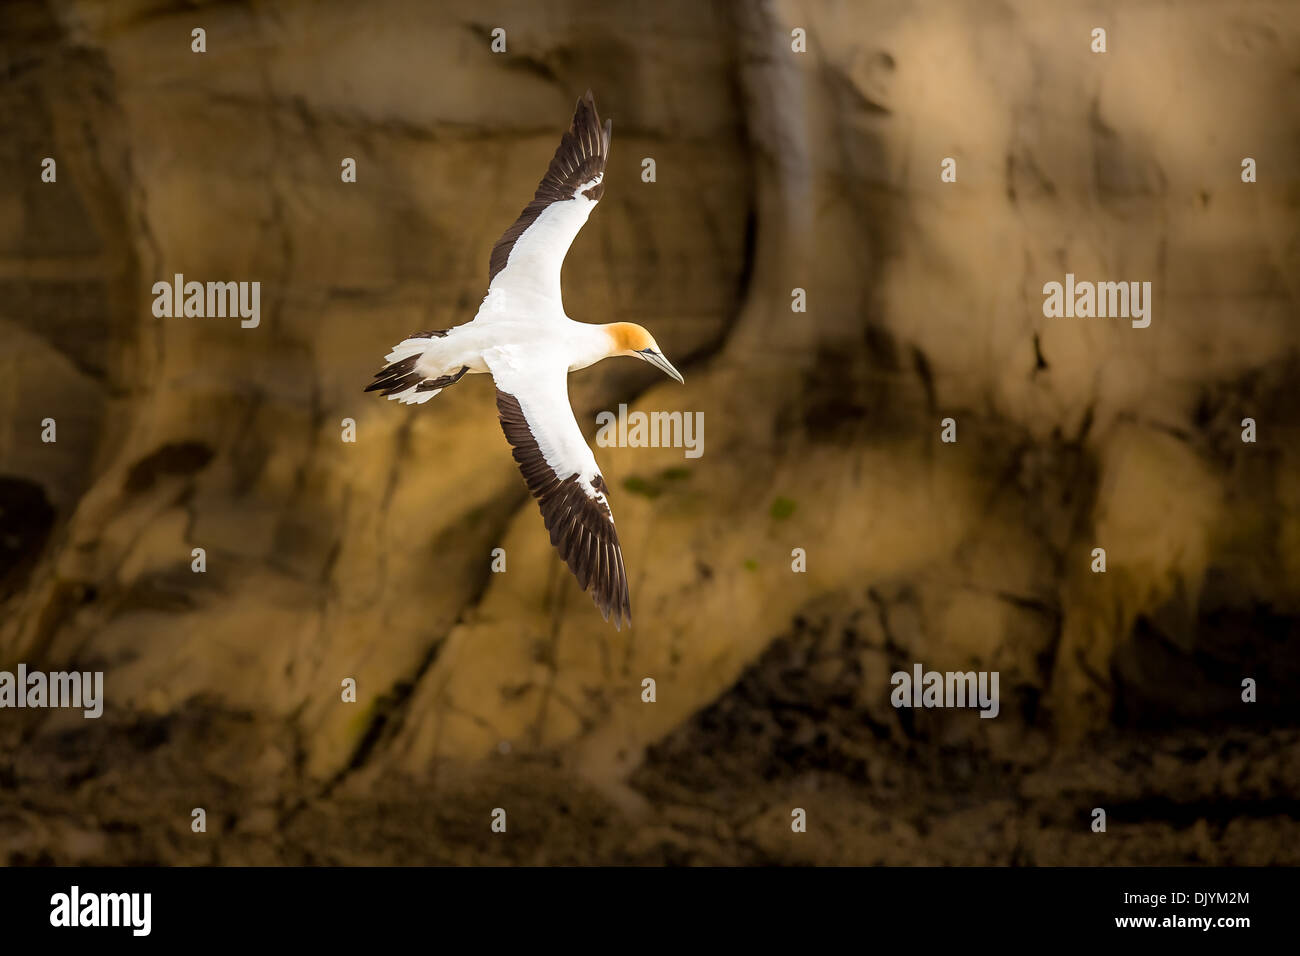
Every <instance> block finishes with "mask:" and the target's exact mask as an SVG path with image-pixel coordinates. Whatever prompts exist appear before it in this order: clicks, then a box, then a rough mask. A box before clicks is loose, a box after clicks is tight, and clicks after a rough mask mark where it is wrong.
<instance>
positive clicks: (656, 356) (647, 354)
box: [636, 349, 686, 385]
mask: <svg viewBox="0 0 1300 956" xmlns="http://www.w3.org/2000/svg"><path fill="white" fill-rule="evenodd" d="M636 354H637V355H639V356H641V357H642V358H643V359H645V360H646V361H647V362H649V363H650V364H651V365H653V366H654V367H655V368H657V369H659V370H661V371H662V372H664V373H666V374H668V375H670V376H672V377H673V378H675V379H677V381H679V382H681V383H682V384H683V385H684V384H686V379H684V378H682V373H681V372H679V371H677V369H675V368H673V363H672V362H670V361H668V360H667V359H666V358H664V357H663V355H662V354H661V353H659V352H656V351H655V350H654V349H641V350H640V351H638V352H637V353H636Z"/></svg>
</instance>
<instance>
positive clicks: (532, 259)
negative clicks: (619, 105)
mask: <svg viewBox="0 0 1300 956" xmlns="http://www.w3.org/2000/svg"><path fill="white" fill-rule="evenodd" d="M609 137H610V124H609V123H608V122H606V123H605V125H604V127H603V128H602V127H601V125H600V117H599V116H598V115H597V114H596V101H595V100H594V99H592V96H591V90H588V91H587V95H586V96H584V97H583V98H582V99H580V100H578V105H577V107H576V108H575V110H574V113H573V123H572V124H571V125H570V126H569V131H568V132H567V133H565V134H564V137H563V138H562V139H561V140H560V146H559V149H557V150H556V151H555V156H554V158H553V159H552V160H551V165H550V167H549V168H548V169H547V170H546V175H545V176H543V177H542V181H541V184H540V185H539V186H538V187H537V193H536V194H535V195H534V196H533V201H532V202H530V203H529V204H528V205H527V206H525V207H524V211H523V212H521V213H520V214H519V218H518V219H516V220H515V221H514V223H513V224H512V225H511V226H510V228H509V229H507V230H506V231H505V235H503V236H502V237H501V238H500V239H498V240H497V244H496V245H495V246H493V247H492V258H491V259H490V260H489V262H488V283H489V289H491V288H497V287H501V288H513V289H516V290H519V291H528V292H534V293H541V294H544V295H547V296H550V297H552V298H554V299H555V300H556V301H557V302H558V301H559V300H560V267H561V266H562V265H563V264H564V256H565V254H566V253H567V252H568V251H569V246H570V245H572V244H573V239H574V237H575V236H576V235H577V234H578V230H580V229H581V228H582V226H583V224H584V223H585V222H586V221H587V217H588V216H590V215H591V210H592V209H594V208H595V206H596V203H597V202H599V201H600V197H601V196H602V195H604V192H605V185H604V180H605V161H606V160H607V159H608V158H609Z"/></svg>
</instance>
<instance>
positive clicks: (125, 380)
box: [0, 0, 1300, 865]
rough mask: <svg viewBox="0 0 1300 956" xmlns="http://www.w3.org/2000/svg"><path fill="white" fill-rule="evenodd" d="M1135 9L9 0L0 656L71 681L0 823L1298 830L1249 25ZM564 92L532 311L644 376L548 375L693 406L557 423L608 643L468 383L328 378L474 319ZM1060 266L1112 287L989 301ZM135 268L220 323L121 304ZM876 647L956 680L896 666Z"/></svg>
mask: <svg viewBox="0 0 1300 956" xmlns="http://www.w3.org/2000/svg"><path fill="white" fill-rule="evenodd" d="M1180 7H1181V5H1179V4H1175V3H1172V2H1163V0H1142V2H1136V3H1130V4H1126V5H1123V6H1122V7H1121V8H1116V7H1115V6H1113V5H1110V4H1101V3H1098V4H1095V5H1089V4H1072V5H1070V6H1069V9H1056V8H1055V7H1054V5H1044V4H1041V3H1035V2H1031V0H1011V2H1004V3H978V4H977V3H964V2H958V0H925V2H919V3H916V2H908V3H903V2H875V0H873V2H869V3H860V4H831V3H819V2H803V3H799V2H788V3H783V2H769V3H723V2H718V3H698V2H688V0H680V2H678V0H670V2H666V3H657V4H641V3H632V2H627V3H622V2H616V3H612V4H603V5H600V6H599V7H598V8H596V9H592V8H591V7H590V5H588V4H585V3H578V2H576V0H571V2H561V0H547V2H545V3H538V2H504V3H488V4H482V3H470V2H464V3H459V2H455V3H439V4H437V5H430V4H423V3H416V2H406V0H378V2H375V3H370V4H362V5H353V4H345V3H333V2H329V3H286V4H277V5H274V6H270V7H260V6H258V7H252V8H250V7H248V6H246V5H237V4H228V3H212V4H205V5H201V6H198V7H193V6H190V5H182V4H176V3H168V2H127V3H106V2H71V3H59V4H54V3H49V4H47V3H40V2H33V0H21V2H18V3H15V4H11V5H10V6H9V7H8V8H7V11H6V25H5V27H4V29H3V31H0V72H2V73H3V75H4V77H5V82H4V83H3V84H0V110H3V115H5V116H7V117H13V118H15V119H14V122H13V123H12V124H11V129H10V130H9V135H7V136H6V137H5V142H4V144H3V145H0V174H3V180H4V182H5V184H6V187H5V189H4V190H3V193H2V194H0V602H2V603H0V610H2V613H0V670H13V669H15V668H16V666H17V664H18V663H19V662H25V663H26V664H27V665H28V667H29V668H38V669H45V670H59V669H77V670H102V671H103V672H104V686H105V711H104V716H103V717H102V718H101V719H99V720H84V719H83V718H82V717H81V715H80V712H79V711H48V710H47V711H32V710H21V711H20V710H13V709H0V860H3V861H6V862H9V863H58V864H67V863H82V862H94V863H155V862H161V863H193V864H200V863H222V864H236V863H243V864H273V863H290V864H303V863H331V864H334V863H339V864H353V863H356V864H362V863H366V864H378V863H411V864H415V863H525V864H541V863H637V864H664V863H675V864H676V863H682V864H699V863H703V864H710V863H712V864H761V863H799V864H804V863H807V864H827V863H829V864H837V863H843V864H872V863H885V864H918V863H919V864H926V863H928V864H1026V865H1043V864H1050V865H1059V864H1101V863H1117V864H1163V863H1207V864H1256V863H1258V864H1263V863H1289V864H1295V863H1296V862H1300V850H1298V849H1297V847H1300V841H1297V840H1296V839H1295V837H1296V836H1297V828H1298V827H1300V817H1297V813H1296V809H1295V805H1294V801H1293V800H1292V799H1291V798H1292V797H1293V795H1294V793H1295V792H1296V789H1297V784H1298V783H1300V748H1298V747H1297V743H1298V741H1300V736H1298V735H1300V720H1297V712H1296V709H1295V706H1294V701H1295V700H1296V699H1297V695H1300V655H1297V653H1296V647H1297V644H1296V641H1297V637H1298V636H1300V635H1298V634H1297V630H1298V629H1300V452H1298V451H1297V448H1298V447H1300V445H1298V444H1297V439H1300V406H1297V403H1296V401H1295V382H1296V380H1297V376H1298V375H1300V358H1298V353H1297V344H1298V343H1300V334H1297V331H1296V329H1297V319H1298V318H1300V315H1298V312H1300V309H1298V303H1300V287H1298V286H1297V280H1296V277H1297V276H1300V226H1298V225H1297V224H1298V223H1300V155H1298V154H1297V152H1296V150H1295V144H1296V141H1297V133H1300V88H1298V86H1300V77H1298V75H1297V73H1296V70H1295V63H1296V62H1297V57H1300V11H1298V10H1297V9H1296V8H1294V7H1293V6H1292V5H1291V4H1288V3H1285V2H1281V0H1276V2H1256V0H1247V2H1235V3H1230V2H1223V3H1205V4H1198V5H1196V14H1195V15H1194V16H1191V15H1182V14H1180V12H1179V10H1180ZM1098 26H1101V27H1104V28H1105V29H1106V31H1107V36H1108V51H1107V52H1106V53H1104V54H1099V53H1094V52H1092V50H1091V49H1090V45H1091V42H1092V41H1091V31H1092V30H1093V28H1094V27H1098ZM497 27H500V28H502V29H504V30H505V31H506V37H507V41H506V42H507V49H506V52H504V53H493V52H492V51H491V34H492V31H493V29H494V28H497ZM196 28H202V29H203V30H204V31H205V38H206V40H205V42H206V51H205V52H202V53H196V52H193V51H192V48H191V43H192V35H191V31H192V30H194V29H196ZM796 28H798V29H801V30H803V31H805V35H806V42H807V52H798V53H797V52H794V51H793V50H792V49H791V43H792V36H791V31H792V30H795V29H796ZM587 88H591V89H592V90H593V92H594V94H595V97H596V101H597V103H598V105H599V108H600V112H601V115H602V117H610V118H612V120H613V145H612V150H611V155H610V162H609V168H608V170H607V173H606V178H605V193H604V199H603V200H602V202H601V203H600V206H599V207H598V209H597V210H596V211H595V212H594V213H593V215H592V217H591V219H590V221H589V223H588V224H587V226H586V227H585V228H584V229H583V231H582V232H581V234H580V235H579V237H578V239H577V240H576V242H575V243H574V246H573V248H572V251H571V253H570V255H569V257H568V259H567V261H566V267H565V271H564V283H565V307H566V310H567V312H568V314H569V315H571V316H572V317H573V318H575V319H578V320H581V321H589V322H613V321H631V322H638V323H641V324H643V325H645V326H647V327H648V328H650V329H651V330H652V331H653V333H654V335H655V337H656V338H657V340H658V341H659V343H660V344H661V345H662V346H663V347H664V349H665V351H666V352H667V354H668V355H669V357H670V358H671V359H672V360H673V362H674V363H675V364H676V365H677V367H678V368H680V369H681V370H682V371H683V372H684V373H685V377H686V384H685V385H678V384H677V383H675V382H671V381H669V380H667V379H665V378H663V377H662V376H660V375H659V374H658V373H657V372H656V371H655V370H653V369H651V368H649V367H648V366H646V365H644V364H642V363H635V362H625V361H621V360H612V361H609V362H605V363H601V364H599V365H597V366H593V367H592V368H589V369H586V370H584V371H581V372H577V373H574V374H573V375H572V376H571V379H570V382H571V386H570V388H571V400H572V404H573V407H574V411H575V413H576V415H577V418H578V421H579V424H580V425H581V427H582V429H583V431H584V433H585V434H586V435H588V437H589V438H590V437H591V436H593V435H594V434H595V432H596V423H595V416H596V413H597V412H598V411H601V410H613V409H617V408H618V406H619V404H620V403H627V404H628V406H629V408H630V409H632V410H634V411H635V410H643V411H682V412H686V413H694V412H701V413H702V414H703V421H704V432H703V454H702V455H701V456H700V457H699V458H687V457H686V456H685V455H684V454H683V449H681V448H618V447H611V448H603V447H595V448H594V451H595V452H596V456H597V459H598V461H599V463H600V465H601V468H602V470H603V472H604V475H605V478H606V481H607V482H608V484H609V488H610V498H611V504H612V507H613V511H614V514H615V517H616V519H617V525H618V529H619V535H620V538H621V541H622V544H623V550H624V556H625V560H626V563H627V568H628V572H629V578H630V588H631V600H632V610H633V621H634V624H633V626H632V627H631V628H630V629H626V628H625V629H624V630H622V631H621V632H616V631H614V630H613V628H612V627H610V626H609V625H607V624H605V623H604V622H603V621H602V620H601V618H600V615H599V613H597V612H596V611H595V610H594V608H593V607H592V604H591V601H590V599H589V598H588V597H587V596H586V595H585V594H583V593H582V592H581V591H580V590H579V588H578V586H577V584H576V582H575V581H574V580H573V579H572V576H571V575H569V573H568V571H567V570H566V569H565V568H564V567H563V565H562V564H561V562H560V561H559V560H558V558H557V557H556V556H555V555H554V553H553V551H552V549H551V547H550V544H549V541H548V540H547V536H546V534H545V532H544V530H543V528H542V524H541V519H540V516H539V515H538V513H537V508H536V506H535V504H534V503H533V502H532V501H531V500H530V499H529V498H528V497H527V493H526V489H525V487H524V484H523V482H522V480H521V479H520V476H519V474H518V472H517V470H516V468H515V465H514V463H513V461H512V460H511V456H510V451H509V447H508V446H507V444H506V441H505V438H504V437H503V435H502V434H501V431H500V428H499V426H498V423H497V416H496V409H495V396H494V393H493V389H492V388H491V386H490V383H488V382H487V381H485V380H483V379H482V377H479V376H471V377H468V378H467V379H466V380H465V381H464V382H463V383H461V384H459V385H457V386H456V387H455V388H450V389H448V390H447V391H445V393H443V394H441V395H439V396H438V397H437V398H436V399H434V400H433V401H432V402H430V403H429V404H427V405H424V406H418V407H414V408H407V407H399V406H397V405H395V404H394V403H390V402H384V401H382V400H380V399H379V398H377V397H376V396H374V395H373V394H372V395H366V394H363V392H362V388H363V387H364V385H365V384H366V383H368V382H369V381H370V379H371V375H372V373H373V372H374V371H375V370H376V369H377V368H378V367H379V364H380V362H381V359H382V356H383V355H384V353H385V352H386V351H388V349H389V348H390V347H391V346H392V345H393V344H394V343H395V342H397V341H398V340H400V339H401V338H402V337H404V336H405V335H407V334H408V333H410V332H411V331H413V330H416V329H441V328H449V327H452V326H454V325H457V324H460V323H463V322H466V321H469V319H470V318H472V317H473V314H474V312H475V310H476V309H477V307H478V303H479V302H480V301H481V298H482V296H483V294H484V292H485V290H486V283H487V270H488V254H489V251H490V250H491V247H492V244H493V243H494V242H495V240H496V239H497V238H498V236H499V235H500V234H501V232H502V231H503V230H504V229H505V228H506V226H508V225H509V224H510V223H511V222H512V221H513V219H514V217H515V216H516V215H517V214H518V212H519V210H520V209H521V208H522V207H523V205H524V204H525V203H526V202H527V200H528V199H529V198H530V197H531V195H532V191H533V189H534V188H535V187H536V183H537V180H538V178H539V177H540V175H541V173H542V171H543V170H544V169H545V167H546V163H547V161H548V160H549V158H550V156H551V154H552V153H553V151H554V149H555V145H556V143H557V142H558V138H559V135H560V133H561V131H562V130H563V128H564V126H565V124H566V123H567V121H568V117H569V116H570V115H571V113H570V111H571V109H572V106H573V102H574V100H575V99H576V97H577V96H578V95H579V94H581V93H582V92H583V91H584V90H586V89H587ZM45 157H51V158H53V159H55V160H56V163H57V178H56V180H55V181H54V182H43V181H42V178H41V171H42V160H43V159H44V158H45ZM946 157H947V158H952V159H953V160H955V164H956V166H955V168H956V170H957V179H956V181H955V182H951V183H948V182H943V181H942V180H941V178H940V171H941V165H940V164H941V161H942V160H944V158H946ZM1244 157H1251V158H1253V159H1254V160H1255V161H1256V164H1257V168H1258V181H1257V182H1254V183H1244V182H1243V181H1242V177H1241V173H1242V160H1243V158H1244ZM345 158H351V159H354V160H355V161H356V168H357V177H356V182H355V183H346V182H343V181H342V180H341V177H340V169H341V164H342V162H343V160H344V159H345ZM647 158H649V159H653V160H654V167H655V178H654V181H653V182H646V181H644V180H643V171H644V169H645V165H644V163H643V161H644V160H645V159H647ZM1067 273H1070V274H1073V275H1075V276H1076V277H1077V278H1078V279H1079V280H1081V281H1084V280H1086V281H1139V282H1150V283H1151V284H1152V290H1153V291H1152V299H1151V302H1150V305H1151V310H1152V311H1151V323H1150V326H1149V327H1147V328H1134V327H1132V325H1131V324H1130V322H1129V321H1128V319H1122V318H1064V317H1047V316H1045V315H1044V311H1043V286H1044V284H1045V283H1048V282H1053V281H1055V282H1063V281H1064V279H1065V276H1066V274H1067ZM177 274H183V275H184V276H185V277H186V279H187V280H188V279H192V280H196V281H223V282H224V281H258V282H260V283H261V287H260V288H261V300H260V302H261V312H260V321H259V323H258V325H257V326H256V327H255V328H241V326H240V322H239V319H238V318H229V317H227V318H199V317H189V318H186V317H183V316H179V317H161V318H160V317H158V316H157V315H155V312H154V308H153V305H154V293H153V291H152V290H153V286H154V283H156V282H160V281H162V282H171V281H172V279H173V277H174V276H175V275H177ZM796 290H802V293H803V296H804V297H805V299H804V301H806V311H792V303H794V302H796V301H799V297H798V296H797V295H796ZM948 419H951V421H952V423H953V425H952V426H951V428H952V430H954V431H955V437H956V441H955V442H947V441H943V440H941V434H942V432H943V430H944V425H943V424H942V423H943V422H944V421H945V420H948ZM1246 419H1250V420H1252V421H1253V423H1254V425H1253V430H1254V437H1255V439H1256V440H1255V441H1253V442H1246V441H1243V432H1244V431H1245V430H1246V425H1245V420H1246ZM349 420H350V421H351V422H352V423H354V425H355V433H356V441H355V442H347V441H343V440H342V435H343V434H344V430H345V423H346V422H347V421H349ZM48 421H52V422H53V423H54V427H55V429H56V434H57V438H56V440H55V441H52V442H51V441H48V440H43V436H45V435H47V434H48V432H49V426H48V425H47V422H48ZM198 548H201V549H203V555H204V568H205V570H204V571H203V572H202V573H196V571H195V570H194V569H193V568H194V565H193V562H194V560H195V557H194V554H195V549H198ZM495 548H503V549H504V550H505V554H506V556H507V570H506V573H504V574H494V573H492V571H491V562H492V552H493V549H495ZM1097 548H1103V549H1104V550H1105V561H1106V565H1105V572H1104V573H1097V572H1096V571H1095V570H1094V569H1095V568H1096V557H1095V555H1094V549H1097ZM795 549H803V552H804V554H805V557H806V570H805V571H802V572H800V573H796V572H795V571H794V570H792V561H793V560H794V555H793V552H794V550H795ZM916 663H921V664H922V665H923V666H924V667H925V669H927V670H938V671H963V672H964V671H996V672H997V673H998V674H999V677H1000V695H1001V696H1000V710H999V713H998V716H997V718H995V719H981V718H980V717H979V714H978V712H977V711H975V710H972V709H937V710H925V709H917V710H913V709H910V708H897V707H895V706H894V705H893V704H892V703H891V700H890V694H891V690H892V689H893V688H892V685H891V675H892V674H893V673H894V672H896V671H907V672H910V671H911V669H912V667H913V665H914V664H916ZM348 678H351V679H353V680H354V681H355V682H356V688H357V695H356V702H355V703H350V702H344V701H343V700H342V699H341V693H340V688H341V684H342V682H343V681H344V680H345V679H348ZM646 678H652V679H653V680H654V681H655V700H654V702H653V703H649V702H646V700H644V699H643V681H644V680H645V679H646ZM1247 678H1249V679H1251V680H1253V681H1255V682H1257V700H1256V701H1254V702H1252V703H1246V702H1244V701H1243V691H1242V682H1243V680H1245V679H1247ZM196 807H202V808H204V809H205V811H206V813H207V820H208V827H207V832H206V833H194V832H192V830H191V811H192V810H193V808H196ZM1098 807H1100V808H1104V809H1105V810H1106V812H1107V817H1108V828H1107V832H1106V833H1104V834H1099V833H1094V832H1092V830H1091V822H1092V812H1093V809H1094V808H1098ZM494 808H504V809H506V811H507V813H508V816H509V829H508V831H507V834H506V835H501V834H494V833H492V832H491V830H490V828H489V824H490V818H491V813H492V811H493V809H494ZM795 808H802V809H804V810H805V811H806V813H807V819H808V830H807V832H806V833H793V832H792V831H791V812H792V810H793V809H795Z"/></svg>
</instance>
